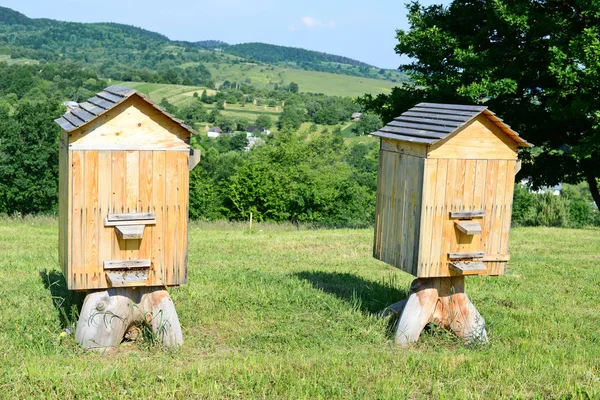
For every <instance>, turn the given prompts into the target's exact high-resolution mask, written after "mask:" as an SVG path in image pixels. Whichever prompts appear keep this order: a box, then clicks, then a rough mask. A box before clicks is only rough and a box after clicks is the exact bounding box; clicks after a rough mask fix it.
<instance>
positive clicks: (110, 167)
mask: <svg viewBox="0 0 600 400" xmlns="http://www.w3.org/2000/svg"><path fill="white" fill-rule="evenodd" d="M70 156H71V158H72V163H71V170H70V176H69V177H70V179H71V182H70V189H71V195H70V200H71V202H70V203H71V207H72V212H71V223H70V225H69V226H70V227H71V232H70V233H68V232H67V233H63V234H64V236H67V239H68V240H66V241H65V240H64V238H63V241H65V242H67V241H68V242H70V246H69V248H68V250H69V251H68V257H67V258H68V261H69V270H68V273H66V274H65V276H66V277H67V281H68V284H69V288H70V289H73V290H89V289H101V288H106V287H108V284H107V282H106V276H105V273H104V267H103V262H104V261H108V260H112V261H118V260H137V259H150V260H151V271H150V274H149V278H148V282H147V285H148V286H161V285H167V286H177V285H180V284H182V283H185V282H186V281H187V218H188V180H189V171H188V151H133V150H129V151H110V150H103V151H94V150H72V151H71V152H70ZM64 167H65V166H64V165H61V171H68V168H64ZM67 173H68V172H67ZM67 173H65V175H66V174H67ZM63 203H66V202H62V203H61V204H63ZM63 211H64V210H63ZM148 211H150V212H154V213H156V225H148V226H146V229H145V232H144V236H143V238H142V239H141V240H123V239H120V238H119V237H118V235H117V234H116V233H115V228H114V227H104V218H105V217H106V216H107V214H108V213H130V212H148ZM61 221H63V219H61ZM61 232H66V231H65V230H64V229H61ZM60 237H62V236H60ZM65 252H66V250H65Z"/></svg>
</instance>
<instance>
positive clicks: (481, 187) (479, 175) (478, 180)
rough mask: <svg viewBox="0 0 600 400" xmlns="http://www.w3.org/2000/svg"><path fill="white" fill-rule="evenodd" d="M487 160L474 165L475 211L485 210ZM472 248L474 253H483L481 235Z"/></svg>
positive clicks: (482, 221)
mask: <svg viewBox="0 0 600 400" xmlns="http://www.w3.org/2000/svg"><path fill="white" fill-rule="evenodd" d="M487 167H488V162H487V160H477V161H476V165H475V182H474V185H475V186H474V188H473V208H474V209H475V210H483V209H485V187H486V182H487ZM485 221H486V218H485V217H483V219H480V220H479V222H480V224H481V228H482V229H484V228H485ZM473 248H474V249H476V251H483V249H484V245H483V238H482V235H477V237H476V238H475V239H474V240H473Z"/></svg>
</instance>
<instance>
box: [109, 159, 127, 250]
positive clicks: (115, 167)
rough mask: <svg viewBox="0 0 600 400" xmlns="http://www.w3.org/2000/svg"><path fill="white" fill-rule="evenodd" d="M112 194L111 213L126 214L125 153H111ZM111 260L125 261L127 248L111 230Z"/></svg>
mask: <svg viewBox="0 0 600 400" xmlns="http://www.w3.org/2000/svg"><path fill="white" fill-rule="evenodd" d="M111 174H112V177H111V178H112V180H111V184H112V193H111V200H110V201H111V213H114V214H124V213H126V212H127V204H126V196H127V194H126V193H125V190H126V187H127V186H126V185H127V155H126V152H125V151H113V152H112V172H111ZM112 238H113V239H112V243H113V246H112V249H113V250H112V260H113V261H117V260H126V259H127V247H126V244H125V241H124V240H123V239H121V238H119V237H118V236H117V234H116V233H115V232H114V229H113V236H112Z"/></svg>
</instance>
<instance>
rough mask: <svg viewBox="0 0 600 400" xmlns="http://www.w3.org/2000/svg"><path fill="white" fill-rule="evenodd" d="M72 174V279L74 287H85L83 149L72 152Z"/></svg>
mask: <svg viewBox="0 0 600 400" xmlns="http://www.w3.org/2000/svg"><path fill="white" fill-rule="evenodd" d="M72 158H73V161H72V165H71V174H72V177H73V178H72V179H73V181H72V182H73V187H72V196H73V197H72V204H73V205H72V212H73V217H72V219H73V222H72V224H71V226H72V227H71V233H72V238H71V252H72V255H71V257H72V259H71V274H72V276H71V279H72V281H71V282H72V287H73V289H79V288H83V286H82V285H83V283H84V282H83V273H84V271H85V269H84V259H85V254H84V247H83V245H84V243H85V239H84V237H83V235H84V229H83V228H84V224H85V219H84V207H85V190H84V182H85V170H84V168H85V165H84V155H83V152H82V151H73V152H72Z"/></svg>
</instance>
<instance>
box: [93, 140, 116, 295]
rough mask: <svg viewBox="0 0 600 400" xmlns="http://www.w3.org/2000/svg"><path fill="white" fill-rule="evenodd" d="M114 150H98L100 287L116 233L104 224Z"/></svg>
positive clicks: (103, 285) (110, 194)
mask: <svg viewBox="0 0 600 400" xmlns="http://www.w3.org/2000/svg"><path fill="white" fill-rule="evenodd" d="M111 180H112V152H111V151H100V152H98V213H97V218H98V270H99V271H100V276H99V284H98V287H99V288H106V287H107V286H108V284H107V282H106V274H104V270H103V265H104V264H103V263H104V261H107V260H112V246H113V244H112V241H113V236H114V235H115V230H114V228H113V227H106V226H104V223H103V221H104V218H106V216H107V215H108V214H109V213H111V198H112V183H111Z"/></svg>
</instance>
